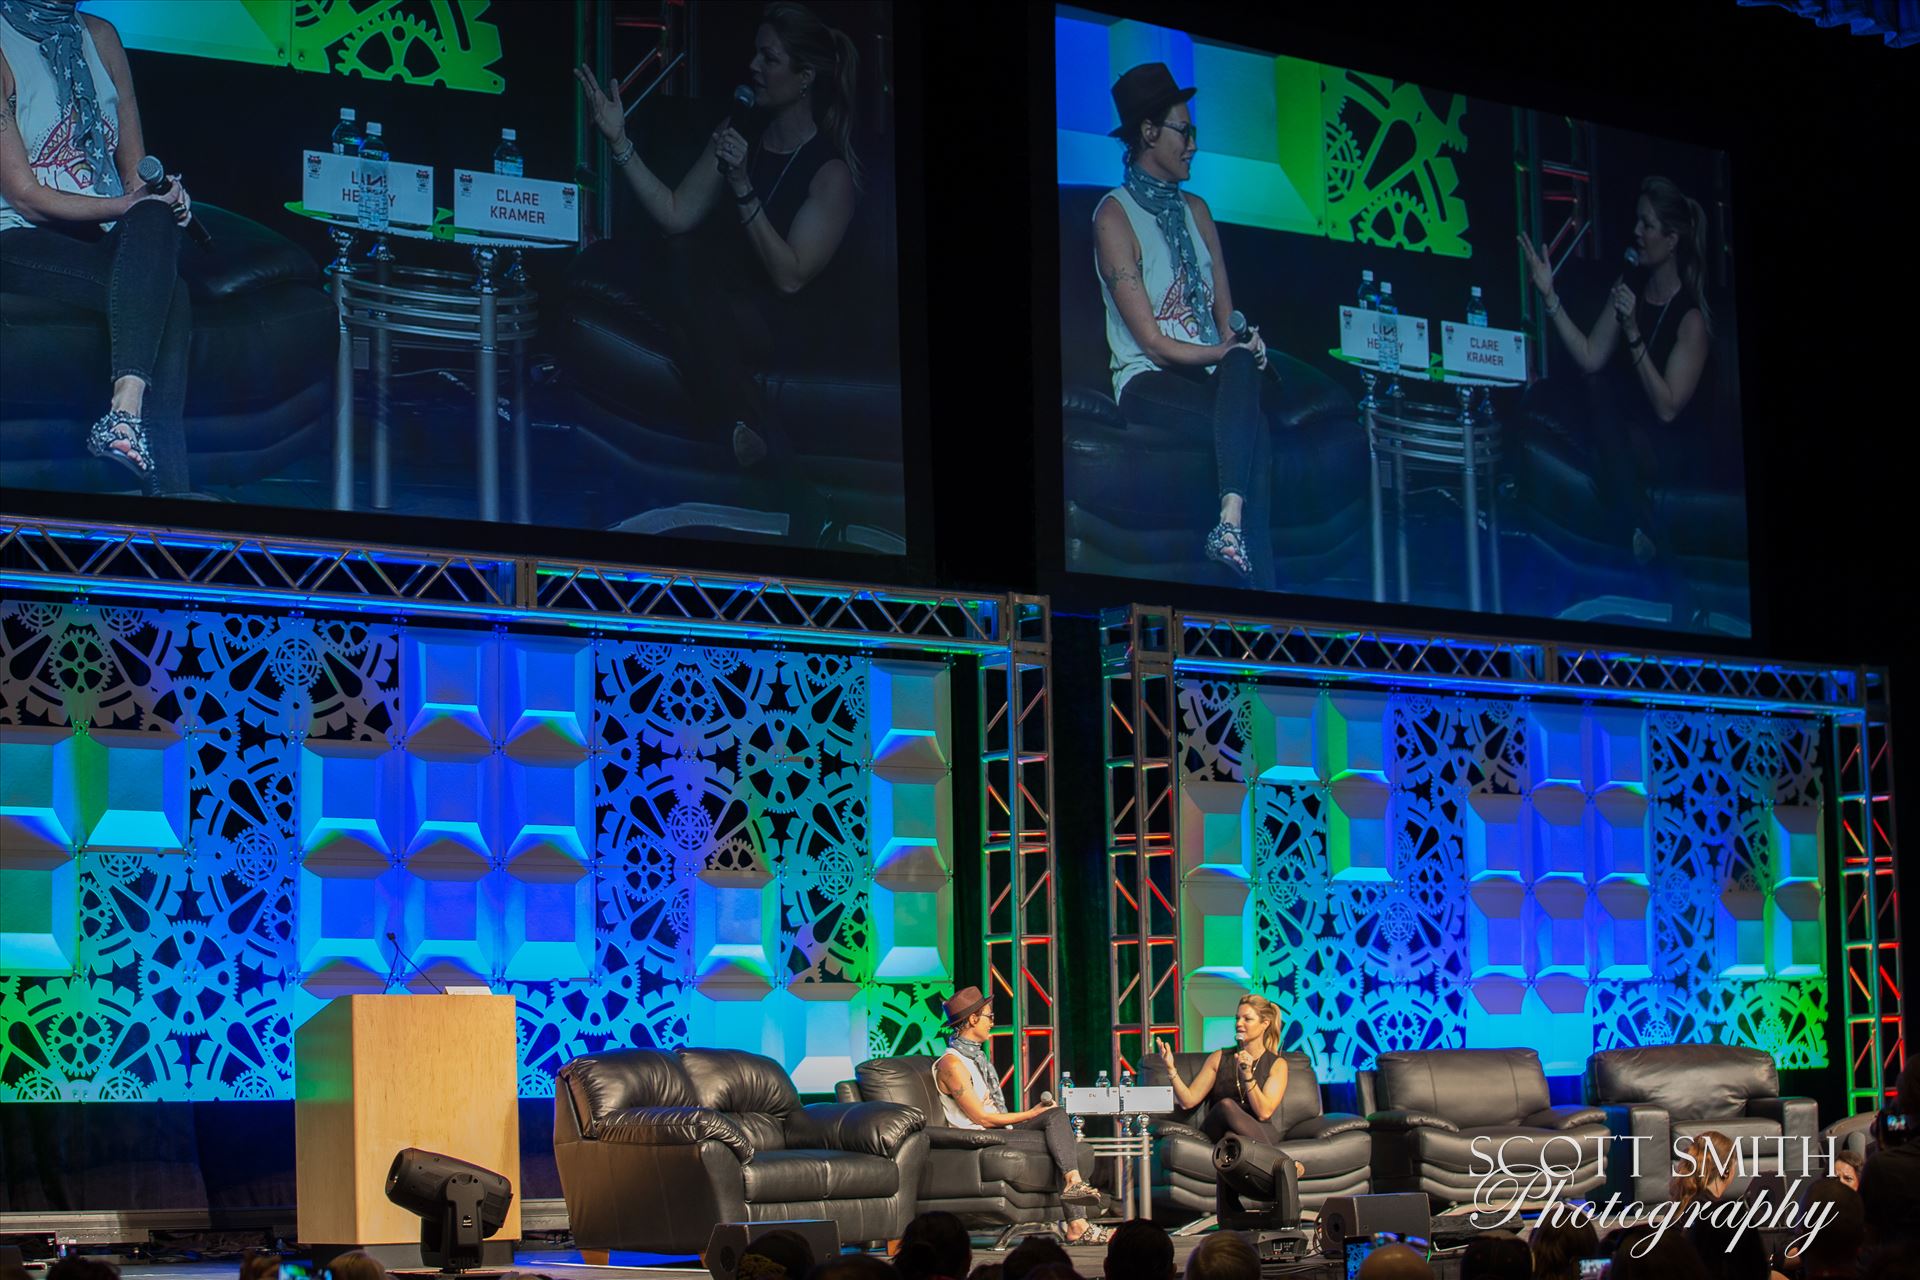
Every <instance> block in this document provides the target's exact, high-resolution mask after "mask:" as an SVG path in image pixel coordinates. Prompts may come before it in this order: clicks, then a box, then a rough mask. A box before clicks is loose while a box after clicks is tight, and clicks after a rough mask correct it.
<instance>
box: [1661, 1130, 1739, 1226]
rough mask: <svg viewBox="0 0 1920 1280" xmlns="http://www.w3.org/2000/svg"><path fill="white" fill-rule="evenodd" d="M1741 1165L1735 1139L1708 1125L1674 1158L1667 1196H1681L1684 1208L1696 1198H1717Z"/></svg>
mask: <svg viewBox="0 0 1920 1280" xmlns="http://www.w3.org/2000/svg"><path fill="white" fill-rule="evenodd" d="M1739 1165H1740V1159H1739V1151H1738V1150H1737V1149H1736V1148H1735V1146H1734V1143H1733V1139H1732V1138H1729V1137H1728V1136H1727V1135H1726V1134H1724V1133H1721V1132H1720V1131H1719V1130H1718V1129H1709V1130H1707V1131H1706V1132H1705V1133H1703V1134H1700V1135H1699V1136H1698V1137H1696V1138H1694V1140H1693V1141H1692V1143H1690V1144H1689V1145H1688V1147H1687V1149H1686V1151H1685V1152H1684V1153H1682V1154H1681V1156H1680V1158H1679V1159H1678V1160H1677V1161H1675V1162H1674V1172H1673V1177H1671V1178H1670V1179H1668V1181H1667V1198H1668V1199H1669V1200H1678V1201H1679V1202H1680V1207H1681V1208H1682V1209H1684V1208H1686V1207H1687V1206H1688V1205H1690V1204H1693V1203H1694V1202H1696V1201H1702V1200H1704V1201H1713V1200H1718V1199H1719V1198H1720V1196H1721V1194H1722V1193H1723V1192H1725V1191H1726V1189H1727V1188H1728V1187H1730V1186H1732V1185H1733V1177H1734V1174H1735V1173H1736V1172H1738V1170H1739Z"/></svg>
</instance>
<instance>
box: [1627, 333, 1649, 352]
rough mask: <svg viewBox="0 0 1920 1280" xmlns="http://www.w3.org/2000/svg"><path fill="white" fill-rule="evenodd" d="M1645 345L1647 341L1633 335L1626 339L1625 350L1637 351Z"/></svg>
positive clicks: (1637, 335)
mask: <svg viewBox="0 0 1920 1280" xmlns="http://www.w3.org/2000/svg"><path fill="white" fill-rule="evenodd" d="M1646 345H1647V340H1646V339H1645V338H1643V337H1641V336H1640V335H1639V334H1637V333H1636V334H1634V335H1633V336H1632V337H1631V338H1628V339H1627V350H1629V351H1638V350H1640V348H1642V347H1644V346H1646Z"/></svg>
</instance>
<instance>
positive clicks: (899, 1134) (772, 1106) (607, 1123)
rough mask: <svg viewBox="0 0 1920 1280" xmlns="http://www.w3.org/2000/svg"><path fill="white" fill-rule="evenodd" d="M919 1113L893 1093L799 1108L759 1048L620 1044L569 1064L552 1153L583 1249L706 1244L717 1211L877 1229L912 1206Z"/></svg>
mask: <svg viewBox="0 0 1920 1280" xmlns="http://www.w3.org/2000/svg"><path fill="white" fill-rule="evenodd" d="M922 1123H923V1121H922V1118H921V1114H920V1112H919V1111H917V1110H915V1109H914V1108H912V1107H902V1106H895V1105H893V1104H891V1103H885V1102H856V1103H815V1104H813V1105H810V1106H805V1107H803V1106H801V1105H800V1095H799V1094H798V1093H797V1092H795V1090H794V1087H793V1081H791V1080H790V1079H788V1078H787V1074H786V1072H784V1071H782V1070H781V1069H780V1067H779V1065H778V1064H777V1063H775V1062H774V1061H773V1060H772V1059H771V1058H763V1057H761V1056H760V1055H759V1054H757V1053H741V1052H738V1051H736V1050H731V1049H680V1050H677V1051H674V1052H671V1053H669V1052H662V1051H658V1050H653V1049H619V1050H613V1051H610V1052H607V1053H598V1054H592V1055H589V1056H587V1057H584V1058H575V1059H574V1060H573V1061H572V1062H569V1063H568V1064H567V1065H566V1066H565V1067H563V1068H561V1070H560V1075H559V1078H558V1080H556V1081H555V1088H554V1114H553V1153H554V1162H555V1164H556V1165H558V1167H559V1173H560V1188H561V1191H562V1192H563V1193H564V1194H565V1196H566V1201H567V1217H568V1219H569V1221H570V1222H571V1223H572V1226H573V1237H574V1240H575V1242H576V1243H577V1244H578V1245H579V1247H580V1248H582V1249H591V1250H601V1249H641V1250H647V1251H651V1252H658V1253H698V1252H699V1251H700V1250H702V1249H704V1248H705V1247H706V1245H707V1236H708V1234H709V1233H710V1232H711V1231H712V1230H713V1227H714V1224H716V1223H720V1222H763V1221H776V1220H784V1219H794V1218H831V1219H833V1220H834V1221H835V1222H836V1223H838V1224H839V1228H840V1238H841V1239H842V1240H848V1241H856V1240H857V1241H880V1240H892V1239H896V1238H898V1237H899V1235H900V1233H901V1231H903V1230H904V1229H905V1228H906V1225H907V1223H908V1222H909V1221H911V1220H912V1218H913V1215H914V1213H915V1212H916V1208H915V1192H916V1190H917V1189H918V1187H919V1185H920V1175H921V1169H922V1166H923V1165H924V1164H925V1162H926V1157H927V1137H926V1134H924V1133H923V1132H921V1128H922Z"/></svg>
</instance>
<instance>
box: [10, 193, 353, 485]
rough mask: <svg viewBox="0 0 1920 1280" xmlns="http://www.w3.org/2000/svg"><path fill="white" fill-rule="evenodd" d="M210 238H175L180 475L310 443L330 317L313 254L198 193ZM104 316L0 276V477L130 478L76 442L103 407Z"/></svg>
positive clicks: (323, 403) (230, 477)
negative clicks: (182, 358)
mask: <svg viewBox="0 0 1920 1280" xmlns="http://www.w3.org/2000/svg"><path fill="white" fill-rule="evenodd" d="M193 212H194V216H195V217H196V218H197V219H199V220H200V221H201V222H203V223H204V224H206V227H207V229H208V230H209V231H210V232H212V233H213V237H214V247H213V249H212V250H211V251H202V250H201V249H199V248H198V247H196V246H195V245H193V244H183V245H182V246H181V249H180V275H181V278H182V279H183V280H185V281H186V285H187V290H188V297H189V298H190V299H191V301H192V304H193V339H192V344H191V347H190V348H189V354H188V357H187V406H186V436H187V468H188V472H189V479H190V482H191V483H192V484H193V486H194V487H195V488H196V489H198V488H204V487H206V486H207V485H210V484H216V485H217V484H230V483H238V482H242V481H246V480H251V479H255V478H258V477H260V476H263V475H268V474H271V473H273V472H275V471H277V470H279V469H280V468H282V467H284V466H285V465H286V464H287V463H288V462H290V461H292V460H293V459H294V458H297V457H299V456H301V455H303V454H306V453H311V452H315V451H317V450H319V449H321V448H322V447H324V445H325V443H326V440H327V438H328V436H327V433H328V431H330V429H331V423H332V415H333V373H334V358H335V353H336V352H337V351H338V350H339V326H338V322H337V320H336V318H335V315H334V306H333V301H332V299H331V298H330V297H329V296H328V295H327V293H326V290H325V288H324V287H323V285H322V282H321V277H320V269H319V266H318V265H317V264H316V263H315V262H314V260H313V258H312V257H310V256H309V255H308V254H307V252H306V251H305V250H304V249H301V248H300V247H299V246H298V245H296V244H294V243H293V242H292V241H291V240H288V239H287V238H286V237H284V236H282V235H280V234H279V233H278V232H275V231H272V230H269V229H268V228H266V227H264V226H262V225H261V224H259V223H257V222H255V221H253V220H252V219H250V218H244V217H241V216H240V215H239V214H237V213H231V212H229V211H227V210H225V209H221V208H217V207H216V206H214V205H210V204H207V203H205V202H198V203H196V204H195V205H194V207H193ZM110 367H111V366H110V362H109V361H108V358H107V321H106V317H105V316H103V315H100V314H98V313H95V312H91V311H83V310H80V309H79V308H77V307H70V306H67V305H65V304H64V303H59V302H54V301H51V300H49V299H47V298H43V297H41V296H39V295H38V294H28V293H13V292H9V291H8V290H7V288H6V280H5V277H0V439H4V440H5V441H6V447H5V448H4V449H0V484H5V485H8V486H10V487H11V486H17V487H20V488H27V489H58V490H67V491H79V492H94V491H122V490H126V489H131V488H134V487H136V485H137V481H136V480H135V478H134V477H133V475H132V474H131V473H130V472H128V471H127V470H126V469H125V468H123V467H121V466H120V465H119V464H117V463H113V462H109V461H107V460H105V459H103V458H94V457H91V456H89V455H88V453H87V444H86V433H87V428H88V427H89V426H90V425H91V424H92V423H93V421H94V419H96V418H98V417H99V416H100V415H101V413H103V412H104V411H105V410H106V407H107V374H108V372H109V370H110Z"/></svg>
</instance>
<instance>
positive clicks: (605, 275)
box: [558, 95, 906, 553]
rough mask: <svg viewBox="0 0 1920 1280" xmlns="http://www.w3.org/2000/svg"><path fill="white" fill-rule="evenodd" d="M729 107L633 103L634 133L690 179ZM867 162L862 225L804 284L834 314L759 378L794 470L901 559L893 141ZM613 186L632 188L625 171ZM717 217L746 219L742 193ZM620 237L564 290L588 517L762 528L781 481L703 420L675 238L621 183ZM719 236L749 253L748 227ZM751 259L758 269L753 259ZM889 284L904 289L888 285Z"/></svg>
mask: <svg viewBox="0 0 1920 1280" xmlns="http://www.w3.org/2000/svg"><path fill="white" fill-rule="evenodd" d="M723 114H725V108H723V107H719V106H717V105H716V104H713V103H704V102H702V101H699V100H696V99H688V98H670V97H667V96H665V95H655V96H654V97H652V98H650V99H648V100H647V101H646V102H644V103H642V104H640V106H639V107H638V108H636V111H635V115H636V117H637V118H636V121H635V124H634V127H633V131H632V136H633V137H634V139H635V140H636V142H637V145H638V146H639V147H640V151H641V156H642V158H643V159H644V160H645V161H646V163H647V164H648V165H649V166H650V167H652V168H653V170H654V171H655V172H656V173H660V174H662V175H664V176H666V177H667V179H668V180H669V181H674V182H677V181H678V180H679V175H680V174H683V173H685V172H686V171H687V169H688V167H689V166H691V165H692V164H693V163H695V161H696V160H697V159H698V157H699V155H700V151H701V148H702V147H703V146H704V145H705V144H706V141H707V137H708V134H709V133H710V132H711V130H712V129H713V122H714V121H715V120H717V119H719V118H720V116H722V115H723ZM859 154H860V157H861V160H862V162H863V163H864V164H865V165H866V168H867V177H866V181H865V186H864V189H863V190H862V192H861V193H860V198H859V202H858V203H857V204H856V206H855V208H854V216H853V222H852V224H851V225H850V226H849V227H848V228H847V234H846V237H845V238H844V239H843V240H842V241H841V244H840V247H839V249H838V250H837V251H836V252H835V254H834V257H833V260H832V262H831V263H829V264H828V266H827V268H826V270H825V271H823V272H822V273H821V275H820V276H818V277H817V278H816V279H815V280H813V281H812V282H811V283H810V284H809V285H808V286H807V290H806V298H807V305H808V307H809V309H810V314H818V315H820V316H826V317H831V320H830V322H829V321H823V322H822V325H821V327H820V330H819V332H818V333H815V334H810V335H809V336H808V339H807V340H806V341H805V342H804V343H802V344H800V345H798V346H795V345H791V344H789V345H785V346H783V347H782V348H781V349H780V350H778V351H776V352H775V353H774V355H773V357H772V360H771V362H770V363H769V364H768V366H767V367H766V368H764V369H763V370H760V371H759V373H758V380H759V383H760V386H761V388H762V390H763V392H764V394H765V396H766V399H767V401H768V403H769V404H770V405H771V406H772V407H773V410H774V412H776V413H778V414H779V415H780V422H781V425H782V427H783V429H784V430H785V431H786V433H787V435H788V436H789V438H790V439H791V441H792V444H793V449H794V464H795V466H796V467H797V468H798V470H799V471H800V473H801V474H803V475H804V476H806V477H807V478H808V479H810V480H812V481H813V482H814V483H815V484H816V485H818V486H819V487H820V488H821V489H823V490H825V491H826V493H827V494H828V495H829V496H830V499H831V506H832V510H831V512H830V514H831V515H832V516H834V517H835V518H837V519H838V520H839V521H840V522H841V523H842V524H843V526H844V527H845V534H844V540H845V541H846V542H848V543H850V544H854V545H856V546H857V547H859V548H860V549H865V550H874V551H881V552H887V553H897V552H900V551H903V550H904V549H905V540H906V494H905V477H906V467H905V462H904V452H903V444H902V432H903V424H904V422H905V416H904V410H903V406H902V401H901V387H900V325H899V315H898V303H897V294H898V277H899V266H898V262H897V261H896V258H897V244H898V235H897V231H896V226H895V201H894V198H893V181H892V178H891V176H890V174H891V168H892V157H891V146H880V145H874V144H873V143H872V142H867V143H866V144H865V145H863V146H861V147H860V152H859ZM604 181H607V182H611V183H614V184H615V185H616V186H619V187H622V188H624V187H625V181H624V179H623V178H621V176H620V174H619V171H618V170H609V171H608V172H607V174H606V175H605V177H604ZM720 203H721V204H722V205H724V206H725V208H724V209H723V210H720V211H717V212H716V213H715V214H714V215H713V216H714V217H715V218H717V219H719V220H720V221H721V222H723V223H729V224H730V223H732V222H733V221H735V219H734V214H733V202H732V200H731V199H730V198H728V195H727V193H726V192H724V191H723V192H722V194H721V201H720ZM617 208H618V215H617V223H616V226H615V228H614V233H613V237H612V238H611V239H609V240H603V241H601V242H599V243H597V244H594V245H590V246H588V247H587V248H586V249H585V250H584V251H583V252H582V253H581V254H580V256H579V258H578V259H577V260H576V261H575V262H574V264H573V267H572V271H571V274H570V277H569V279H568V282H567V285H566V289H565V294H564V296H565V304H564V309H565V313H566V314H565V318H564V321H563V323H562V325H561V326H560V334H559V338H558V345H559V349H560V353H561V357H562V363H563V367H564V371H565V374H566V383H567V386H568V387H569V388H570V393H571V394H570V403H569V406H568V411H569V414H570V416H571V417H572V418H573V419H574V421H575V423H576V424H577V428H578V429H577V431H576V433H575V435H576V438H577V439H578V440H579V441H580V444H581V449H582V456H581V458H580V459H579V461H580V463H581V474H582V475H587V476H591V477H593V478H594V487H595V488H596V489H597V490H598V493H597V496H595V497H594V498H593V500H594V501H595V502H597V503H598V508H597V509H596V510H595V511H594V512H593V513H592V515H591V516H590V517H589V518H591V519H595V520H597V521H598V522H599V523H602V524H615V523H622V524H624V527H627V528H629V529H631V530H632V531H634V532H640V533H672V532H675V531H676V530H680V531H686V530H691V529H695V528H702V527H704V528H710V529H718V530H723V531H726V530H731V531H732V532H733V536H739V535H740V534H742V533H746V534H753V533H756V532H759V533H762V534H764V532H765V531H764V529H763V527H762V525H761V524H760V523H758V522H757V521H756V519H755V517H760V518H761V519H762V520H764V519H765V518H766V515H767V513H770V512H772V510H773V508H774V507H775V506H777V495H771V494H769V493H768V492H767V486H768V485H769V484H773V485H775V486H776V487H778V481H779V480H780V477H770V476H769V475H768V474H767V471H768V464H766V463H762V464H761V465H759V466H757V467H755V468H754V469H753V471H752V472H743V471H741V470H740V468H739V466H738V464H737V463H736V462H735V460H734V457H733V452H732V446H731V444H730V442H729V441H730V437H727V436H725V435H723V434H722V433H721V432H720V431H719V430H718V429H716V427H715V426H714V425H713V424H712V423H709V422H705V421H702V420H701V418H700V415H699V414H698V413H697V412H696V409H695V402H694V400H693V398H692V397H691V396H690V395H689V393H688V389H687V384H686V382H685V381H684V378H683V375H682V372H681V368H680V364H679V360H678V351H679V339H678V338H677V336H676V332H675V331H676V325H675V324H674V321H673V317H672V316H671V314H669V312H668V310H667V308H668V307H669V306H670V305H671V304H670V301H669V299H668V297H667V291H666V290H665V289H664V288H660V287H656V285H655V284H654V283H653V282H655V281H657V280H658V279H659V278H660V277H662V276H663V275H664V273H665V271H666V270H667V254H668V253H669V252H670V246H669V245H668V242H667V240H666V237H664V236H663V235H662V234H661V232H660V230H659V228H658V227H657V226H655V225H654V224H653V223H651V222H649V221H648V220H646V218H645V217H644V215H642V214H640V213H638V212H637V211H635V210H634V209H633V207H632V201H631V200H630V199H628V197H627V194H626V193H625V192H624V190H623V192H622V195H621V198H620V203H619V205H618V206H617ZM715 231H718V232H719V233H720V234H721V235H723V236H724V237H725V241H726V242H725V246H724V247H725V248H726V249H728V250H737V251H739V252H743V253H744V252H747V251H748V250H747V246H746V244H745V241H744V240H743V239H742V238H741V236H740V231H739V228H738V227H735V226H730V225H729V226H720V227H709V228H706V229H705V230H696V231H694V232H692V233H690V234H692V235H696V236H698V235H708V234H713V233H714V232H715ZM754 269H757V267H756V268H754ZM883 281H891V282H893V286H892V288H891V289H887V288H881V287H879V285H878V284H877V283H876V282H883Z"/></svg>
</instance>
